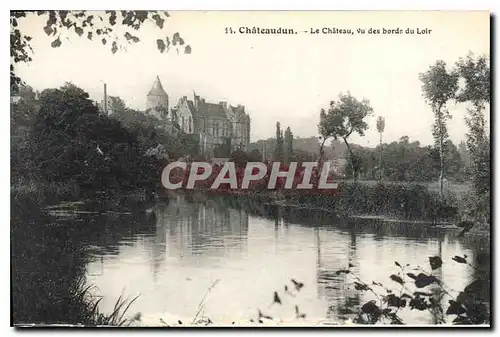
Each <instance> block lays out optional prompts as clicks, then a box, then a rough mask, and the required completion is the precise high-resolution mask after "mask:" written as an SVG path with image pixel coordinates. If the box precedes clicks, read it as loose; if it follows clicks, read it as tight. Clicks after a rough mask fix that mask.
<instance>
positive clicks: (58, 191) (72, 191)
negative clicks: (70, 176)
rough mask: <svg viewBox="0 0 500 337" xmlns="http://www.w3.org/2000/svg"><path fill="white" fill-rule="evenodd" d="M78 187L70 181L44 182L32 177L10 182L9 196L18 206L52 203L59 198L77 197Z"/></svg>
mask: <svg viewBox="0 0 500 337" xmlns="http://www.w3.org/2000/svg"><path fill="white" fill-rule="evenodd" d="M79 193H80V189H79V187H78V185H76V183H72V182H64V183H61V182H58V183H56V182H46V181H40V180H33V179H19V180H17V181H14V182H12V184H11V187H10V197H11V200H12V202H13V204H15V205H18V206H23V205H29V204H35V205H40V204H53V203H57V202H59V201H60V200H73V199H76V198H78V196H79Z"/></svg>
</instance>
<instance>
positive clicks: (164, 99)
mask: <svg viewBox="0 0 500 337" xmlns="http://www.w3.org/2000/svg"><path fill="white" fill-rule="evenodd" d="M146 111H147V112H148V113H149V114H150V115H152V116H155V117H156V118H159V119H164V118H167V117H168V95H167V93H166V92H165V90H163V86H162V85H161V81H160V77H159V76H156V80H155V83H154V84H153V87H152V88H151V90H150V91H149V93H148V96H147V102H146Z"/></svg>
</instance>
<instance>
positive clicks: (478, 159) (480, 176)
mask: <svg viewBox="0 0 500 337" xmlns="http://www.w3.org/2000/svg"><path fill="white" fill-rule="evenodd" d="M456 66H457V71H458V73H459V75H460V77H461V78H463V79H464V80H465V86H464V87H463V88H461V90H460V91H459V92H458V94H457V101H458V102H468V103H471V104H472V108H469V109H467V112H468V116H467V117H466V118H465V120H466V124H467V126H468V128H469V132H468V133H467V148H468V149H469V153H470V156H471V166H472V174H473V184H474V188H475V191H476V193H477V194H478V195H484V194H485V193H487V192H488V191H489V190H490V146H489V143H490V139H489V136H488V134H487V132H486V121H485V115H484V111H485V109H486V107H487V106H489V104H490V97H491V89H490V66H489V60H488V59H487V58H486V57H485V56H480V57H477V59H476V57H475V56H474V55H473V54H469V55H467V57H466V58H465V59H462V58H461V59H460V60H459V61H458V62H457V64H456Z"/></svg>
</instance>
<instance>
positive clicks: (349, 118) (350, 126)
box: [318, 92, 373, 182]
mask: <svg viewBox="0 0 500 337" xmlns="http://www.w3.org/2000/svg"><path fill="white" fill-rule="evenodd" d="M372 113H373V108H372V107H371V106H370V102H369V101H368V100H366V99H363V100H362V101H358V100H357V99H356V98H355V97H353V96H352V95H351V94H350V93H349V92H348V93H347V94H341V95H340V96H339V101H337V102H336V101H331V102H330V107H329V108H328V111H325V110H324V109H322V110H321V113H320V122H319V126H318V129H319V133H320V135H321V138H322V144H321V148H320V162H321V163H322V161H323V158H322V154H323V153H322V152H323V146H324V144H325V141H326V140H327V139H328V138H332V137H333V138H334V139H335V140H337V139H338V138H341V139H342V140H343V141H344V143H345V145H346V147H347V150H348V151H349V162H350V164H351V168H352V171H353V174H354V181H355V182H356V181H357V179H358V173H359V169H360V165H361V161H360V158H359V156H356V155H355V154H354V152H353V149H352V147H351V146H350V144H349V142H348V139H349V137H350V136H351V135H352V134H353V133H354V132H356V133H358V134H359V135H360V136H364V135H365V131H366V130H367V129H368V124H367V123H366V121H365V118H366V117H367V116H370V115H371V114H372ZM321 165H322V164H321ZM320 169H321V167H320Z"/></svg>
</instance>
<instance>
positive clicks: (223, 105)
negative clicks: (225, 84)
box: [219, 102, 227, 110]
mask: <svg viewBox="0 0 500 337" xmlns="http://www.w3.org/2000/svg"><path fill="white" fill-rule="evenodd" d="M219 104H220V105H221V106H222V107H223V108H224V110H226V109H227V102H219Z"/></svg>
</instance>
